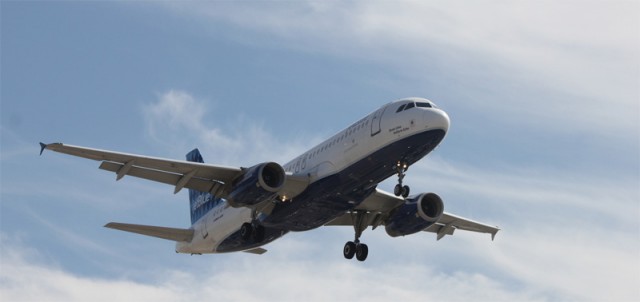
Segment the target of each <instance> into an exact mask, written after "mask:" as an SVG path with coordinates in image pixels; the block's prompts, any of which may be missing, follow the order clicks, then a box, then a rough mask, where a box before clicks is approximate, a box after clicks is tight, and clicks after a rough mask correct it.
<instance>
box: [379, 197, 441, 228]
mask: <svg viewBox="0 0 640 302" xmlns="http://www.w3.org/2000/svg"><path fill="white" fill-rule="evenodd" d="M443 212H444V204H443V203H442V199H441V198H440V196H438V195H436V194H435V193H423V194H420V195H418V196H416V197H412V198H407V199H406V200H405V203H403V204H402V205H400V206H398V207H397V208H396V209H395V210H394V211H393V212H392V213H391V215H390V216H389V218H387V220H386V221H385V229H386V231H387V234H389V236H391V237H397V236H405V235H410V234H413V233H417V232H420V231H422V230H424V229H425V228H427V227H428V226H430V225H432V224H434V223H436V222H437V221H438V220H439V219H440V217H441V216H442V213H443Z"/></svg>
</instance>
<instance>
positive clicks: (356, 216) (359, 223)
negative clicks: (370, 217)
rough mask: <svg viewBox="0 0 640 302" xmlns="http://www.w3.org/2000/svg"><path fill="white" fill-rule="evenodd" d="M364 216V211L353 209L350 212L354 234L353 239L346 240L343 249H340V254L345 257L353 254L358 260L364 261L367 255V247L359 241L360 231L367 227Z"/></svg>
mask: <svg viewBox="0 0 640 302" xmlns="http://www.w3.org/2000/svg"><path fill="white" fill-rule="evenodd" d="M366 216H367V212H366V211H355V212H352V213H351V218H352V220H353V228H354V230H355V233H356V235H355V240H354V241H349V242H347V243H346V244H345V245H344V249H342V254H343V255H344V257H345V258H347V259H353V256H354V255H355V256H356V259H358V261H364V260H366V259H367V255H369V247H368V246H367V245H366V244H364V243H360V236H361V235H362V231H364V230H365V229H366V228H367V220H366V219H365V218H366Z"/></svg>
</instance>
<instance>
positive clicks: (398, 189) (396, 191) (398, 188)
mask: <svg viewBox="0 0 640 302" xmlns="http://www.w3.org/2000/svg"><path fill="white" fill-rule="evenodd" d="M393 194H394V195H395V196H398V197H399V196H400V195H402V186H401V185H400V184H397V185H396V186H395V188H393Z"/></svg>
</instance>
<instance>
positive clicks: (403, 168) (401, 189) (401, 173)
mask: <svg viewBox="0 0 640 302" xmlns="http://www.w3.org/2000/svg"><path fill="white" fill-rule="evenodd" d="M408 169H409V164H407V163H406V162H401V161H398V162H397V163H396V173H398V184H397V185H396V186H395V188H393V194H395V195H396V196H402V197H404V198H407V196H409V191H410V188H409V186H406V185H405V186H403V185H402V179H403V178H404V177H405V175H406V172H407V170H408Z"/></svg>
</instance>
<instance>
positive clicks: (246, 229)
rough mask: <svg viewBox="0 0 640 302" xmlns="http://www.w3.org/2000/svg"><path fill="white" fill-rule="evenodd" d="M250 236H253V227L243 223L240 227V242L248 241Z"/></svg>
mask: <svg viewBox="0 0 640 302" xmlns="http://www.w3.org/2000/svg"><path fill="white" fill-rule="evenodd" d="M252 234H253V226H252V225H251V224H250V223H248V222H245V223H243V224H242V226H241V227H240V237H242V240H244V241H249V239H251V235H252Z"/></svg>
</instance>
